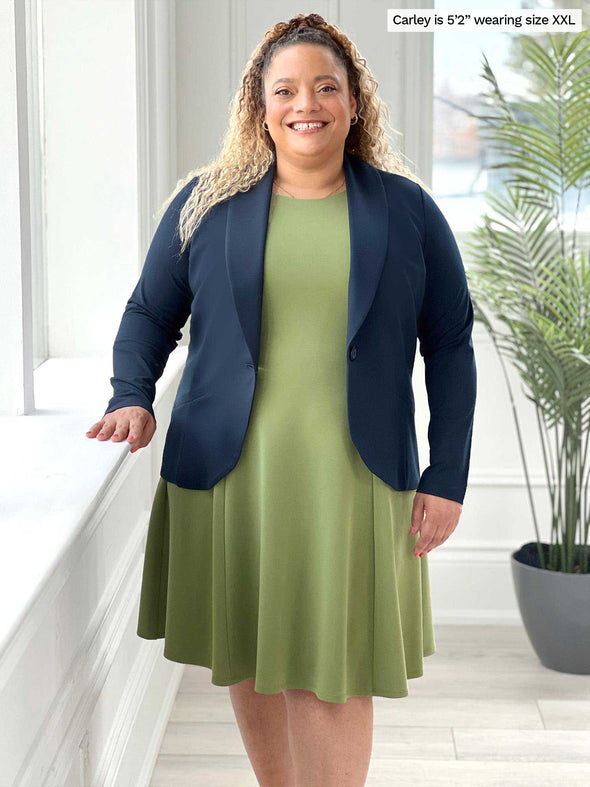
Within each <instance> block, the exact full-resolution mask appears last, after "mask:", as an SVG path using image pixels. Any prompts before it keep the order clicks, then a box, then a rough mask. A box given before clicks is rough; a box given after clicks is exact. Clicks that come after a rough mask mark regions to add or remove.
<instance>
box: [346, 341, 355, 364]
mask: <svg viewBox="0 0 590 787" xmlns="http://www.w3.org/2000/svg"><path fill="white" fill-rule="evenodd" d="M348 357H349V358H350V360H351V361H354V359H355V358H356V346H355V345H354V344H353V345H352V347H351V348H350V352H349V353H348Z"/></svg>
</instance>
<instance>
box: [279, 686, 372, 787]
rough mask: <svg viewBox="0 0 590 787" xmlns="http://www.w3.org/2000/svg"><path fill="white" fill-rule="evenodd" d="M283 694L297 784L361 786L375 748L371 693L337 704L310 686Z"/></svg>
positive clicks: (334, 786)
mask: <svg viewBox="0 0 590 787" xmlns="http://www.w3.org/2000/svg"><path fill="white" fill-rule="evenodd" d="M284 694H285V697H286V700H287V713H288V719H289V744H290V749H291V753H292V755H293V760H294V763H295V774H296V779H297V781H296V785H297V787H299V785H301V786H303V785H305V787H362V786H363V785H364V784H365V783H366V780H367V774H368V771H369V764H370V761H371V752H372V748H373V697H350V698H349V699H348V700H347V701H346V702H343V703H334V702H324V701H322V700H320V699H318V697H317V696H316V695H315V694H314V693H313V692H312V691H307V690H306V689H286V690H285V692H284Z"/></svg>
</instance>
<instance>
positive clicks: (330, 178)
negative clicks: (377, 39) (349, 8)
mask: <svg viewBox="0 0 590 787" xmlns="http://www.w3.org/2000/svg"><path fill="white" fill-rule="evenodd" d="M306 30H307V31H310V30H312V28H300V32H299V31H298V32H299V35H300V39H301V43H298V44H297V46H293V45H291V46H285V47H283V48H282V50H279V51H278V52H277V53H276V54H275V55H274V58H273V59H272V60H271V61H270V64H269V66H268V67H267V70H266V73H265V74H264V85H265V89H264V101H265V106H266V113H265V122H264V127H265V128H267V129H268V133H269V135H270V136H271V138H272V140H273V142H274V144H275V149H276V155H277V172H276V178H275V191H278V192H279V193H280V192H282V193H284V194H288V195H289V196H291V197H300V198H307V199H314V198H318V197H323V196H326V195H327V194H333V193H335V192H336V191H338V190H339V189H341V188H342V187H343V185H344V184H343V182H342V180H343V178H342V149H343V147H344V143H345V140H346V137H347V136H348V134H349V133H350V127H351V124H354V122H356V121H355V118H354V117H353V116H354V115H355V113H356V108H357V101H356V98H355V97H354V95H352V94H351V93H350V90H349V87H348V80H347V71H346V67H345V65H343V63H342V62H341V60H340V58H339V57H337V55H336V54H335V53H334V52H333V51H331V49H330V48H328V47H326V46H325V45H318V44H317V43H311V42H310V43H306V42H305V32H306ZM312 32H313V31H312ZM280 85H286V87H280ZM296 138H300V139H296Z"/></svg>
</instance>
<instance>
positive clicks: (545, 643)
mask: <svg viewBox="0 0 590 787" xmlns="http://www.w3.org/2000/svg"><path fill="white" fill-rule="evenodd" d="M542 548H543V551H544V554H545V557H546V558H547V556H548V546H547V544H543V545H542ZM579 551H580V553H581V550H579ZM577 559H579V557H578V558H577ZM510 562H511V566H512V577H513V579H514V588H515V591H516V598H517V599H518V606H519V608H520V614H521V616H522V622H523V624H524V627H525V629H526V632H527V635H528V638H529V640H530V642H531V645H532V646H533V648H534V650H535V653H536V654H537V656H538V657H539V659H540V661H541V663H542V664H543V665H544V666H545V667H548V668H549V669H553V670H557V671H558V672H569V673H572V674H575V675H590V574H570V573H564V572H563V571H549V570H547V569H542V568H539V557H538V554H537V542H536V541H532V542H529V543H528V544H524V545H523V546H522V547H521V548H520V549H518V550H517V551H516V552H513V553H512V555H511V558H510Z"/></svg>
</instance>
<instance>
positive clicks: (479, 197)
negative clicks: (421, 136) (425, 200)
mask: <svg viewBox="0 0 590 787" xmlns="http://www.w3.org/2000/svg"><path fill="white" fill-rule="evenodd" d="M434 7H435V8H436V9H441V10H445V9H455V8H457V7H458V6H457V3H456V2H454V0H440V1H439V2H435V6H434ZM461 7H462V8H465V9H470V8H472V9H477V8H481V9H494V8H497V9H498V10H506V9H507V8H510V7H511V6H510V5H509V4H508V5H507V4H506V3H505V2H503V0H469V3H468V4H467V6H461ZM514 7H515V8H516V9H519V8H522V9H525V8H536V9H542V8H545V9H551V8H582V9H583V12H584V13H583V17H584V18H587V14H588V13H590V0H578V1H577V2H576V1H575V0H574V2H570V1H569V0H564V2H563V3H559V2H554V1H553V0H539V2H533V3H527V2H520V3H517V4H516V5H515V6H514ZM517 37H518V34H517V33H500V32H481V33H468V32H457V33H455V32H448V31H442V32H440V33H434V52H433V62H434V85H433V93H434V106H433V156H432V158H433V163H432V188H433V191H434V194H435V196H436V199H437V202H438V203H439V205H440V207H441V209H442V210H443V212H444V214H445V216H446V217H447V218H448V220H449V223H450V224H451V226H452V228H453V230H456V231H459V232H461V231H469V230H471V229H472V228H473V227H474V225H475V224H476V223H477V222H478V219H479V217H480V216H481V215H482V213H484V212H485V211H486V210H487V209H488V205H487V202H486V200H485V199H484V196H483V195H484V192H485V191H486V190H487V189H488V188H498V187H499V185H500V183H501V182H502V181H503V180H504V179H505V178H506V177H507V170H505V169H501V170H491V171H486V169H485V168H486V167H487V166H489V164H490V163H491V161H492V159H491V158H490V156H491V155H492V156H493V155H494V153H495V151H491V153H490V151H489V150H486V147H485V144H482V140H481V139H480V134H479V121H478V120H477V118H475V117H474V116H473V115H474V114H477V115H482V114H484V113H485V110H486V105H485V104H484V103H483V100H482V96H481V94H482V93H483V92H486V93H487V92H488V91H489V83H488V82H487V80H485V79H484V77H483V76H482V72H483V62H484V60H483V55H484V54H485V56H486V58H487V60H488V62H489V64H490V67H491V69H492V71H493V72H494V74H495V76H496V79H497V81H498V84H499V86H500V89H501V90H502V92H503V94H504V95H505V96H506V97H507V98H508V100H510V99H514V98H523V99H527V100H534V99H535V96H534V94H531V92H530V90H531V86H532V88H533V90H534V81H531V80H530V78H529V77H528V75H526V73H524V75H523V72H526V63H522V62H521V59H522V56H521V53H520V48H519V46H518V43H517V41H516V39H517ZM539 42H540V43H542V37H541V38H540V39H539ZM576 200H577V192H576V191H575V190H574V189H570V191H569V192H568V194H567V196H566V201H565V209H564V213H565V220H566V227H568V226H571V223H572V222H573V217H574V213H575V209H576ZM577 226H578V230H582V231H584V230H585V231H588V230H590V194H589V193H588V190H586V192H585V193H583V194H582V195H581V198H580V204H579V206H578V223H577Z"/></svg>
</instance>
